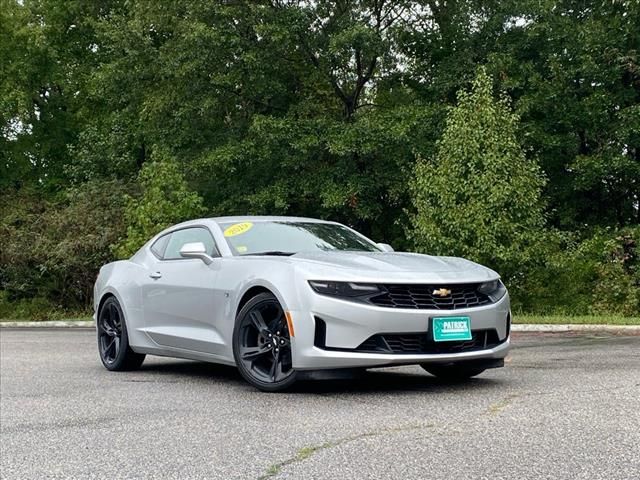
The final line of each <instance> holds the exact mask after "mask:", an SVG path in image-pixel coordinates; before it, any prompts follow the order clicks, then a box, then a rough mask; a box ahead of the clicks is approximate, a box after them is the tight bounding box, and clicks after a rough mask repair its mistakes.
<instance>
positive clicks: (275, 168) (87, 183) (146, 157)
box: [0, 0, 640, 315]
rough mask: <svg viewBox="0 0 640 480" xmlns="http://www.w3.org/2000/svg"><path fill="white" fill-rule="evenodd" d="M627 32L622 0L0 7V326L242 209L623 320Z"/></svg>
mask: <svg viewBox="0 0 640 480" xmlns="http://www.w3.org/2000/svg"><path fill="white" fill-rule="evenodd" d="M638 25H640V2H637V1H634V0H612V1H606V2H604V1H602V0H559V1H555V0H554V1H540V0H535V1H534V0H507V1H498V0H490V1H484V0H483V1H479V0H455V1H454V0H446V1H442V0H414V1H410V0H350V1H349V0H345V1H342V0H341V1H337V0H333V1H324V0H320V1H316V2H308V1H295V0H261V1H257V2H254V1H252V2H249V1H242V0H240V1H235V2H227V1H210V0H183V1H179V2H174V1H167V2H150V1H144V0H140V1H136V2H132V1H128V0H100V1H95V0H74V1H63V0H22V1H17V0H0V190H1V191H0V202H1V203H0V235H1V237H0V238H1V240H2V242H1V244H0V289H1V291H0V304H2V305H0V307H2V306H4V307H3V308H4V310H3V309H2V308H0V314H1V315H5V313H4V312H6V311H9V312H10V311H11V308H12V307H11V306H12V305H13V306H16V305H21V306H25V305H26V307H24V308H25V311H26V312H27V314H29V313H28V312H29V311H30V310H29V308H28V305H29V302H32V303H33V304H34V305H38V306H44V307H43V309H45V310H46V308H47V306H51V305H53V306H59V308H60V309H68V308H71V309H73V308H83V307H85V306H87V305H88V304H89V301H90V295H91V284H92V282H93V279H94V278H95V274H96V272H97V269H98V267H99V265H100V264H101V263H103V262H105V261H108V260H110V259H113V258H117V257H122V256H126V255H128V254H129V253H130V252H132V251H133V250H135V248H137V246H138V245H140V244H141V243H142V242H143V241H144V239H146V238H147V237H148V236H149V235H151V234H152V233H154V232H155V231H157V230H159V229H160V228H162V227H164V226H166V225H167V224H170V223H173V222H177V221H179V220H182V219H185V218H190V217H194V216H199V215H220V214H243V213H256V214H260V213H264V214H266V213H273V214H295V215H308V216H315V217H321V218H332V219H336V220H339V221H342V222H345V223H347V224H349V225H352V226H354V227H355V228H357V229H359V230H361V231H363V232H364V233H365V234H368V235H370V236H372V237H373V238H374V239H376V240H378V241H385V242H389V243H391V244H393V245H394V246H395V247H396V248H397V249H410V250H420V251H427V252H434V253H448V254H463V255H468V256H470V257H473V258H475V259H478V260H480V261H483V262H485V263H487V264H489V265H490V266H492V267H494V268H496V269H498V270H500V271H501V272H502V273H503V274H504V275H505V278H506V279H507V281H508V282H509V286H510V287H511V289H512V292H513V293H514V299H515V303H516V305H517V306H518V308H523V309H526V310H531V311H560V312H563V311H564V312H572V313H588V312H602V311H616V312H620V313H623V314H637V313H638V311H639V310H640V298H639V297H640V294H639V293H638V292H639V291H640V283H639V282H640V278H639V275H640V273H639V272H640V259H639V255H638V246H637V245H638V242H640V205H639V203H640V59H639V55H640V28H638ZM474 79H475V83H474ZM34 299H35V300H34ZM16 308H17V307H16ZM36 310H37V309H36Z"/></svg>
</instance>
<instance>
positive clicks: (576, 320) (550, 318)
mask: <svg viewBox="0 0 640 480" xmlns="http://www.w3.org/2000/svg"><path fill="white" fill-rule="evenodd" d="M513 323H535V324H555V325H558V324H573V325H575V324H580V325H640V316H636V317H623V316H620V315H533V314H524V313H521V314H514V315H513Z"/></svg>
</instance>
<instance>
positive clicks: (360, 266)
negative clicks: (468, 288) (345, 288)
mask: <svg viewBox="0 0 640 480" xmlns="http://www.w3.org/2000/svg"><path fill="white" fill-rule="evenodd" d="M289 258H290V259H291V260H292V261H294V262H295V263H297V264H301V265H302V264H304V265H305V266H306V269H307V270H309V273H311V274H313V273H317V274H324V275H325V276H326V275H331V274H334V276H336V275H339V276H343V275H348V276H349V277H350V278H352V277H353V276H354V275H355V276H357V277H361V278H362V279H363V280H375V281H381V280H385V279H388V280H392V281H396V280H407V281H424V282H429V281H458V282H475V281H486V280H491V279H495V278H499V275H498V274H497V273H496V272H494V271H493V270H491V269H489V268H487V267H483V266H482V265H478V264H477V263H474V262H471V261H469V260H465V259H463V258H457V257H436V256H432V255H422V254H418V253H399V252H336V251H332V252H301V253H297V254H295V255H293V256H291V257H289ZM327 279H329V278H327ZM337 279H338V278H336V280H337Z"/></svg>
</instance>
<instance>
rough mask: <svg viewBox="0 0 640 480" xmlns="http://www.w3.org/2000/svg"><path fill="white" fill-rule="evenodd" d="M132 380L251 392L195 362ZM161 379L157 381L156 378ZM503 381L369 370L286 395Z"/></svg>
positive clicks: (425, 389)
mask: <svg viewBox="0 0 640 480" xmlns="http://www.w3.org/2000/svg"><path fill="white" fill-rule="evenodd" d="M137 373H138V375H136V378H135V379H132V380H130V381H145V380H142V379H141V376H140V374H150V375H153V378H149V379H148V380H147V381H155V382H158V381H160V382H167V383H172V382H181V381H189V382H194V381H195V382H198V383H203V384H206V383H210V382H212V381H213V382H215V383H222V384H228V385H229V386H230V387H238V386H241V387H244V388H246V389H253V387H252V386H250V385H249V384H248V383H246V382H245V381H244V380H243V379H242V377H241V376H240V374H239V373H238V370H237V369H236V368H235V367H230V366H227V365H219V364H214V363H204V362H195V361H189V360H180V361H175V362H174V361H169V362H167V361H165V360H162V361H157V362H156V361H154V362H153V363H146V362H145V363H144V364H143V365H142V367H141V369H140V370H139V371H138V372H137ZM158 377H160V378H158ZM503 385H504V380H502V379H496V378H486V377H483V376H482V375H480V376H479V377H477V378H472V379H469V380H466V381H462V382H448V381H444V380H441V379H438V378H436V377H433V376H431V375H428V374H427V373H426V372H425V373H422V372H420V371H419V370H418V371H417V372H416V373H413V372H407V371H398V370H397V369H390V370H368V371H359V372H358V371H356V372H353V373H352V374H350V375H348V376H347V378H331V379H318V380H301V381H299V382H297V383H296V384H294V386H293V387H292V388H290V389H289V390H287V391H286V393H290V394H294V395H296V394H340V393H353V394H379V393H399V394H401V393H409V392H421V393H442V392H454V391H461V390H468V389H474V390H477V389H494V388H502V386H503Z"/></svg>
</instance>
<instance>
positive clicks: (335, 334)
mask: <svg viewBox="0 0 640 480" xmlns="http://www.w3.org/2000/svg"><path fill="white" fill-rule="evenodd" d="M307 300H308V301H307V304H306V305H304V308H302V309H300V310H296V311H292V312H291V316H292V320H293V324H294V330H295V336H294V338H293V339H292V347H293V366H294V368H295V369H297V370H315V369H329V368H354V367H378V366H388V365H407V364H417V363H431V362H433V363H449V362H456V361H470V360H490V359H501V358H504V357H506V355H507V353H508V351H509V348H510V339H509V322H510V318H511V316H510V302H509V295H508V294H506V295H505V296H504V297H502V298H501V299H500V300H499V301H498V302H496V303H494V304H491V305H485V306H482V307H475V308H467V309H458V310H415V309H401V308H388V307H379V306H375V305H369V304H364V303H357V302H351V301H347V300H341V299H337V298H333V297H329V296H323V295H318V294H315V293H311V294H309V295H308V297H307ZM460 315H464V316H468V317H469V318H470V320H471V330H472V331H481V330H495V333H496V334H497V337H498V339H499V343H498V344H497V345H492V346H491V348H486V349H474V350H473V351H461V352H457V353H418V354H414V353H374V352H367V353H364V352H360V351H356V349H357V348H358V347H359V346H360V345H361V344H362V343H363V342H365V340H367V339H369V338H370V337H372V336H374V335H379V334H403V333H407V334H416V333H420V332H424V335H425V336H427V335H429V323H430V318H432V317H434V316H438V317H443V316H460ZM316 318H320V319H322V320H323V321H324V323H325V324H326V329H325V338H324V342H323V347H322V348H320V347H318V346H317V342H316Z"/></svg>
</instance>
